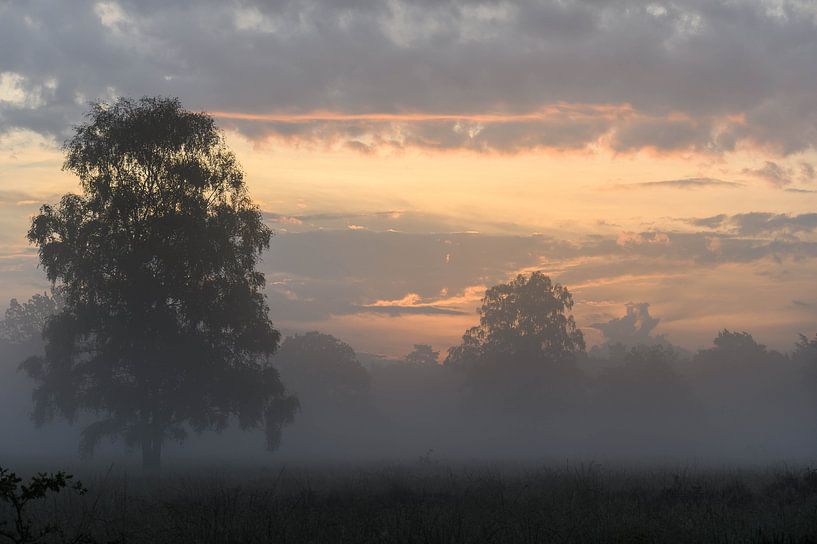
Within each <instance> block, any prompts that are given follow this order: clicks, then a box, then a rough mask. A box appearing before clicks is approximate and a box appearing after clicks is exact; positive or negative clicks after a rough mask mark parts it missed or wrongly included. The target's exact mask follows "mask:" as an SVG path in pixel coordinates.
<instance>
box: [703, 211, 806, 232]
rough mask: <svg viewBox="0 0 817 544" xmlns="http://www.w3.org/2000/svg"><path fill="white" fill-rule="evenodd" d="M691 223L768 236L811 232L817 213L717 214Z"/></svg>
mask: <svg viewBox="0 0 817 544" xmlns="http://www.w3.org/2000/svg"><path fill="white" fill-rule="evenodd" d="M688 222H690V223H691V224H693V225H695V226H699V227H706V228H710V229H726V230H728V231H731V232H734V233H735V234H737V235H739V236H768V235H779V234H796V233H810V232H814V231H815V230H817V213H803V214H786V213H768V212H750V213H740V214H735V215H725V214H721V215H716V216H713V217H705V218H699V219H691V220H688Z"/></svg>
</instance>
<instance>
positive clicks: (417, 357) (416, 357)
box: [406, 344, 440, 365]
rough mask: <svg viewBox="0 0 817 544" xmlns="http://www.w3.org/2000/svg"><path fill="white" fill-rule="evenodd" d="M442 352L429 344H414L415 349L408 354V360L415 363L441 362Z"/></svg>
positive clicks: (434, 363)
mask: <svg viewBox="0 0 817 544" xmlns="http://www.w3.org/2000/svg"><path fill="white" fill-rule="evenodd" d="M439 357H440V352H439V351H434V350H433V349H432V347H431V346H430V345H428V344H414V351H412V352H411V353H409V354H408V355H406V362H407V363H409V364H413V365H436V364H439Z"/></svg>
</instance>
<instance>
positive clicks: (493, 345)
mask: <svg viewBox="0 0 817 544" xmlns="http://www.w3.org/2000/svg"><path fill="white" fill-rule="evenodd" d="M572 308H573V297H572V295H571V294H570V292H569V291H568V290H567V288H566V287H563V286H561V285H560V284H558V283H553V282H551V280H550V278H549V277H548V276H546V275H544V274H543V273H541V272H533V273H532V274H530V275H529V276H524V275H521V274H520V275H519V276H517V277H516V279H514V280H513V281H511V282H509V283H503V284H499V285H495V286H494V287H491V288H490V289H488V290H487V291H486V292H485V296H484V298H483V299H482V306H481V307H480V309H479V316H480V319H479V325H477V326H476V327H472V328H470V329H468V330H467V331H465V334H464V335H463V337H462V344H460V345H459V346H456V347H454V348H451V349H450V350H449V352H448V357H447V358H446V361H445V364H446V365H454V366H466V367H467V366H473V365H479V364H483V363H486V362H489V361H504V362H505V364H508V365H510V364H513V362H514V361H528V362H530V361H534V362H537V363H544V362H553V363H559V362H563V361H566V360H572V358H573V357H574V356H575V354H576V353H577V352H580V351H583V350H584V337H583V335H582V332H581V331H580V330H579V329H578V328H577V327H576V321H575V320H574V319H573V316H572V315H569V314H568V313H567V312H569V311H570V310H571V309H572Z"/></svg>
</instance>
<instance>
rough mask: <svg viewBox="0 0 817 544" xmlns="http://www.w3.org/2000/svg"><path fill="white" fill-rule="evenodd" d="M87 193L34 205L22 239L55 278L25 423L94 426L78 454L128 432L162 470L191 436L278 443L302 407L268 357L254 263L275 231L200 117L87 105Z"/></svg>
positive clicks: (83, 131)
mask: <svg viewBox="0 0 817 544" xmlns="http://www.w3.org/2000/svg"><path fill="white" fill-rule="evenodd" d="M64 148H65V152H66V160H65V164H64V169H65V170H67V171H69V172H72V173H74V174H76V175H77V176H78V177H79V181H80V184H81V187H82V194H81V195H77V194H66V195H65V196H63V197H62V199H61V200H60V202H59V204H57V205H56V206H51V205H45V206H43V207H42V208H41V209H40V213H39V215H37V216H36V217H35V218H34V219H33V221H32V225H31V229H30V231H29V233H28V237H29V240H30V241H31V242H32V243H34V244H36V245H37V246H39V256H40V263H41V264H42V266H43V268H44V269H45V272H46V274H47V276H48V278H49V279H50V280H51V281H52V282H58V283H59V284H60V285H62V287H63V289H64V293H65V307H64V309H63V310H62V311H61V312H60V313H59V314H57V315H56V316H54V317H53V318H52V319H50V320H49V321H48V324H47V325H46V327H45V331H44V339H45V341H46V353H45V356H44V357H38V358H32V359H30V360H28V361H27V362H26V363H25V364H24V367H25V369H26V370H27V371H28V373H29V374H30V375H31V376H32V377H33V378H34V379H35V380H36V381H37V384H38V386H37V388H36V390H35V393H34V403H35V411H34V417H35V419H36V421H38V422H43V421H45V420H48V419H50V418H52V417H53V416H55V415H60V416H64V417H66V418H67V419H69V420H71V421H73V420H75V419H76V417H77V416H78V414H80V413H92V414H97V415H100V416H102V418H101V419H99V420H98V421H96V422H95V423H92V424H91V425H89V426H88V427H86V428H85V429H84V431H83V438H82V449H83V450H84V451H86V452H91V451H92V450H93V449H94V446H95V445H96V444H97V443H98V442H99V440H100V439H102V438H105V437H117V436H121V437H124V439H125V441H126V443H127V444H128V445H132V446H136V445H140V446H141V447H142V453H143V460H144V462H145V464H146V465H149V466H157V465H158V463H159V456H160V452H161V447H162V444H163V442H165V441H166V440H168V439H183V438H184V436H185V434H186V430H187V429H188V428H192V429H193V430H196V431H201V430H204V429H215V430H221V429H223V428H225V426H227V424H228V422H229V421H230V420H231V418H233V417H235V418H237V420H238V422H239V424H240V426H241V427H242V428H250V427H255V426H260V425H262V424H266V429H267V435H268V445H269V446H270V447H275V446H276V445H277V443H278V440H279V439H280V431H281V427H282V425H283V424H285V423H286V422H288V421H289V420H290V419H291V417H292V414H293V412H294V410H295V409H296V406H297V401H296V400H295V399H294V398H292V397H288V396H287V395H286V393H285V391H284V387H283V385H282V384H281V382H280V380H279V377H278V373H277V372H276V370H275V369H274V368H273V367H272V366H271V365H270V364H269V361H268V358H269V356H270V355H271V354H272V353H273V352H274V351H275V350H276V347H277V345H278V341H279V333H278V332H277V331H276V330H275V329H274V328H273V326H272V323H270V321H269V318H268V308H267V305H266V302H265V300H264V297H263V294H262V293H261V289H262V288H263V286H264V275H263V274H262V273H261V272H259V271H257V270H256V265H257V263H258V259H259V257H260V254H261V252H262V251H263V250H264V249H266V248H267V247H268V246H269V241H270V236H271V231H270V229H269V228H268V227H267V226H266V225H264V223H263V222H262V217H261V213H260V211H259V210H258V209H257V208H256V207H255V206H254V205H253V203H252V201H251V200H250V198H249V196H248V194H247V190H246V186H245V183H244V176H243V173H242V171H241V169H240V167H239V165H238V162H237V160H236V157H235V155H233V153H232V152H231V151H230V150H229V149H228V148H227V147H226V145H225V143H224V141H223V137H222V135H221V133H220V132H219V131H218V130H217V128H216V126H215V123H214V121H213V119H212V118H211V117H209V116H208V115H206V114H203V113H194V112H190V111H187V110H185V109H183V108H182V106H181V104H180V102H179V101H178V100H177V99H166V98H143V99H141V100H130V99H119V100H118V101H117V102H115V103H114V104H103V103H99V104H95V105H93V106H92V109H91V111H90V113H89V115H88V120H87V122H85V123H83V124H81V125H79V126H77V127H76V132H75V135H74V136H73V137H72V138H71V139H69V140H68V141H67V142H66V143H65V146H64Z"/></svg>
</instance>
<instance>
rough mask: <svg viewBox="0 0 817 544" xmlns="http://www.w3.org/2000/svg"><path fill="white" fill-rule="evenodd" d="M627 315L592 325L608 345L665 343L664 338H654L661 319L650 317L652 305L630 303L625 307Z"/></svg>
mask: <svg viewBox="0 0 817 544" xmlns="http://www.w3.org/2000/svg"><path fill="white" fill-rule="evenodd" d="M625 308H626V310H627V313H626V314H625V315H623V316H622V317H614V318H612V319H610V320H609V321H606V322H604V323H593V324H592V325H590V326H591V327H592V328H594V329H598V330H599V331H601V333H602V334H603V335H604V339H605V341H607V342H608V343H611V344H613V343H622V344H624V345H625V346H634V345H638V344H653V343H656V342H663V341H664V338H663V336H653V335H652V332H653V330H654V329H655V327H657V326H658V323H659V321H660V319H658V318H656V317H653V316H651V315H650V305H649V304H648V303H646V302H638V303H636V302H629V303H627V305H626V306H625Z"/></svg>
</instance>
